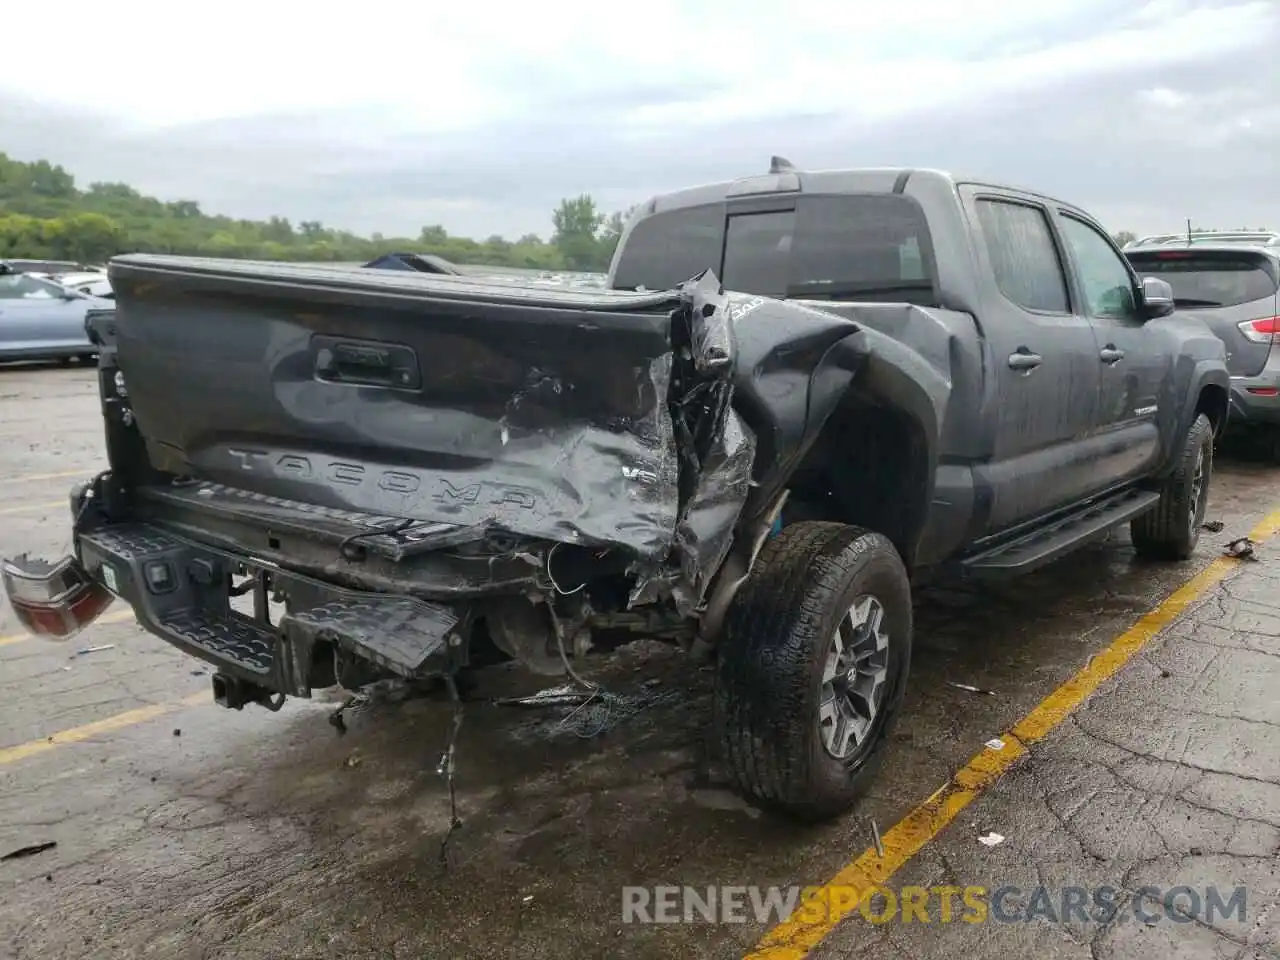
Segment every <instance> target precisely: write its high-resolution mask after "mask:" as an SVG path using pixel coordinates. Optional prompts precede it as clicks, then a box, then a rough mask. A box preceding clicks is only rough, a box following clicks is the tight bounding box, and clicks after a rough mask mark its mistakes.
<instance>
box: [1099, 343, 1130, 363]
mask: <svg viewBox="0 0 1280 960" xmlns="http://www.w3.org/2000/svg"><path fill="white" fill-rule="evenodd" d="M1098 357H1099V358H1100V359H1101V360H1102V362H1103V363H1119V362H1120V361H1121V360H1123V359H1124V351H1123V350H1117V349H1116V348H1115V347H1114V346H1112V345H1111V344H1107V345H1106V346H1105V347H1103V348H1102V349H1101V350H1099V351H1098Z"/></svg>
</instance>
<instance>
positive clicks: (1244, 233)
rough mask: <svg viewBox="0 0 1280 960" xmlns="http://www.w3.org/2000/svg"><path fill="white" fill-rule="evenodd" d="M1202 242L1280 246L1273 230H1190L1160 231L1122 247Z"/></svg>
mask: <svg viewBox="0 0 1280 960" xmlns="http://www.w3.org/2000/svg"><path fill="white" fill-rule="evenodd" d="M1202 243H1210V244H1212V243H1247V244H1249V245H1251V246H1255V247H1276V248H1280V232H1277V231H1275V230H1231V231H1226V230H1192V231H1191V232H1189V233H1186V232H1184V233H1161V234H1157V235H1155V236H1150V237H1139V238H1137V239H1136V240H1130V241H1129V242H1128V243H1126V244H1125V245H1124V249H1125V250H1134V249H1137V248H1139V247H1150V246H1156V245H1163V244H1176V245H1178V246H1182V247H1189V246H1192V245H1196V246H1199V245H1200V244H1202Z"/></svg>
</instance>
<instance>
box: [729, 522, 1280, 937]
mask: <svg viewBox="0 0 1280 960" xmlns="http://www.w3.org/2000/svg"><path fill="white" fill-rule="evenodd" d="M1277 533H1280V510H1274V511H1272V512H1271V513H1270V514H1268V515H1267V517H1266V519H1264V520H1263V521H1262V522H1261V523H1260V524H1258V525H1257V526H1256V527H1254V528H1253V530H1252V531H1251V532H1250V533H1249V536H1250V537H1252V538H1253V539H1254V540H1255V541H1262V540H1266V539H1268V538H1270V537H1273V536H1275V535H1276V534H1277ZM1239 563H1240V561H1238V560H1235V559H1231V558H1228V557H1219V558H1217V559H1216V560H1214V561H1213V562H1211V563H1210V564H1209V566H1207V567H1206V568H1205V569H1204V570H1202V571H1201V572H1200V573H1198V574H1196V575H1195V576H1194V577H1192V578H1191V579H1190V580H1188V581H1187V582H1186V583H1185V584H1183V585H1182V586H1181V587H1180V588H1179V589H1178V590H1176V591H1174V593H1173V594H1172V595H1170V596H1169V597H1168V598H1166V599H1165V600H1164V601H1163V602H1162V603H1161V604H1160V605H1159V606H1157V607H1156V608H1155V609H1154V610H1152V611H1151V612H1150V613H1148V614H1146V615H1145V616H1144V617H1142V618H1141V619H1140V620H1139V621H1138V622H1137V623H1135V624H1134V625H1133V626H1132V627H1130V628H1129V629H1128V630H1126V631H1125V632H1124V633H1122V634H1120V636H1118V637H1116V639H1115V640H1113V641H1112V643H1111V645H1110V646H1109V647H1107V648H1106V649H1105V650H1103V651H1102V652H1101V653H1100V654H1098V655H1097V656H1095V657H1093V658H1092V659H1091V660H1090V661H1089V663H1088V664H1087V665H1086V666H1085V667H1084V669H1082V670H1081V671H1080V672H1079V673H1077V674H1076V675H1075V676H1073V677H1072V678H1071V679H1070V680H1068V681H1067V682H1066V683H1064V684H1063V685H1062V686H1060V687H1058V689H1057V690H1055V691H1053V693H1051V694H1049V695H1048V696H1047V697H1045V698H1044V699H1043V700H1041V701H1040V703H1039V705H1037V706H1036V707H1035V708H1034V709H1033V710H1032V711H1031V712H1030V713H1028V714H1027V715H1026V716H1025V717H1023V718H1022V719H1021V720H1019V721H1018V722H1017V723H1016V724H1014V725H1013V727H1012V729H1011V730H1010V731H1009V732H1008V733H1006V734H1003V735H1002V736H1001V739H1002V740H1004V742H1005V747H1004V749H1003V750H992V749H989V748H988V749H986V750H983V751H982V752H981V753H979V754H977V755H976V756H974V757H973V759H971V760H970V761H969V762H968V763H967V764H965V765H964V767H962V768H961V769H960V771H959V772H958V773H957V774H956V775H955V776H954V777H952V779H951V780H950V782H948V783H947V784H946V785H944V786H943V787H942V788H940V789H939V790H937V791H936V792H935V793H934V794H933V796H931V797H929V799H927V800H925V801H924V803H922V804H920V805H919V806H918V807H916V808H915V809H914V810H912V811H911V812H910V813H908V814H907V815H906V816H905V817H903V818H902V819H901V820H900V821H898V822H897V823H896V824H894V826H893V827H891V828H890V829H889V830H888V832H886V833H885V834H884V835H883V836H882V837H881V845H882V846H883V848H884V856H883V857H882V856H880V855H879V854H878V853H877V851H876V850H874V849H868V850H865V851H864V852H863V853H862V854H861V855H860V856H859V857H858V858H857V859H856V860H854V861H853V862H852V863H850V864H849V865H848V866H846V867H844V868H843V869H842V870H840V872H839V873H837V874H836V875H835V876H834V877H832V878H831V879H830V880H828V881H827V883H826V885H825V886H823V887H821V888H820V889H818V890H817V891H816V893H814V894H813V897H814V900H815V901H816V903H815V904H814V907H811V908H809V909H806V908H805V906H804V905H803V904H802V905H800V906H799V907H798V908H797V909H796V911H795V912H794V913H793V914H792V915H791V916H790V917H789V918H787V919H786V920H784V921H782V922H781V923H779V924H778V925H777V926H775V927H774V928H773V929H772V930H770V931H769V932H768V933H766V934H765V936H764V937H763V938H762V939H761V940H760V942H759V943H757V944H756V946H755V948H754V949H753V950H752V952H751V953H749V954H747V957H746V960H802V958H803V957H805V956H807V955H808V953H809V951H810V950H812V949H813V948H814V947H815V946H817V945H818V943H820V942H821V941H822V940H823V939H824V938H825V937H826V936H827V934H829V933H830V932H831V931H832V930H833V929H835V926H836V924H837V923H839V922H840V921H841V920H843V919H844V918H845V917H847V916H849V915H850V914H851V913H853V912H854V911H856V910H857V909H858V903H859V901H860V900H861V899H862V898H863V897H864V896H865V895H866V894H867V893H868V892H869V891H871V890H873V889H874V888H875V887H876V886H877V885H882V884H883V883H884V882H885V881H886V880H888V879H889V877H891V876H892V875H893V874H894V873H896V872H897V871H898V870H899V869H900V868H901V867H902V866H903V865H905V864H906V863H907V861H908V860H910V859H911V858H912V857H913V856H915V855H916V854H917V853H919V852H920V850H921V849H922V848H923V847H924V846H925V845H926V844H927V843H928V842H929V841H930V840H932V839H933V838H934V837H936V836H937V835H938V834H939V833H941V832H942V830H943V828H944V827H946V826H947V824H949V823H951V821H952V820H954V819H955V818H956V817H957V816H958V815H959V813H960V811H962V810H963V809H964V808H965V807H967V806H968V805H969V804H971V803H972V802H973V801H974V800H976V799H977V798H978V797H979V796H981V794H982V792H983V791H984V790H986V789H987V788H988V787H989V786H991V785H992V784H993V783H995V782H996V781H997V780H998V779H999V778H1000V777H1001V775H1003V774H1004V773H1005V771H1007V770H1008V769H1009V768H1010V767H1012V766H1013V764H1014V763H1015V762H1017V760H1018V759H1019V758H1020V757H1022V756H1024V755H1025V754H1026V752H1027V747H1028V746H1030V745H1031V744H1033V743H1035V742H1036V741H1037V740H1040V739H1042V738H1044V737H1045V736H1046V735H1048V733H1049V732H1050V731H1052V730H1053V729H1054V728H1055V727H1057V726H1058V724H1060V723H1061V722H1062V721H1063V720H1064V719H1066V717H1067V715H1068V714H1070V713H1071V712H1072V711H1073V710H1075V708H1076V707H1078V706H1080V704H1081V703H1083V702H1084V700H1085V699H1086V698H1087V697H1088V696H1089V695H1090V694H1091V693H1093V692H1094V691H1095V690H1096V689H1098V687H1099V686H1100V685H1101V684H1102V683H1103V682H1104V681H1106V680H1107V679H1108V678H1110V677H1111V676H1113V675H1114V674H1115V673H1116V671H1117V670H1119V669H1120V668H1121V667H1122V666H1124V665H1125V663H1127V662H1128V661H1129V659H1130V658H1131V657H1132V656H1133V655H1134V654H1135V653H1137V652H1138V651H1139V650H1141V649H1142V648H1143V647H1145V646H1146V645H1147V644H1148V643H1149V642H1150V641H1151V640H1152V639H1154V638H1155V637H1156V636H1157V635H1158V634H1159V633H1160V631H1161V630H1163V629H1164V628H1165V627H1167V626H1169V624H1171V623H1172V622H1173V621H1174V620H1176V619H1177V618H1178V616H1179V615H1181V614H1182V612H1183V611H1185V610H1186V609H1187V607H1189V606H1190V605H1191V604H1193V603H1194V602H1195V601H1196V600H1198V599H1199V598H1200V597H1201V596H1202V595H1203V594H1204V593H1205V592H1206V591H1208V590H1210V589H1211V588H1212V587H1214V586H1215V585H1217V584H1218V583H1220V582H1221V581H1222V580H1223V578H1225V577H1226V576H1227V574H1229V573H1230V572H1231V571H1232V570H1234V569H1235V568H1236V566H1237V565H1238V564H1239Z"/></svg>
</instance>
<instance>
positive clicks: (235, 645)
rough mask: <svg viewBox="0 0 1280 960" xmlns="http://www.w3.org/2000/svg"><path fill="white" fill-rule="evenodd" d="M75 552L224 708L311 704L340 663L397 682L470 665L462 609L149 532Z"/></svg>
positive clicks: (133, 528)
mask: <svg viewBox="0 0 1280 960" xmlns="http://www.w3.org/2000/svg"><path fill="white" fill-rule="evenodd" d="M78 546H79V554H80V562H81V564H82V565H83V567H84V569H85V570H86V571H87V572H88V574H89V575H90V576H91V577H93V578H94V580H96V581H98V582H100V583H103V584H105V585H106V586H107V587H109V588H110V589H111V591H112V592H113V593H116V594H118V595H119V596H120V597H121V598H123V599H124V600H125V601H127V602H128V603H129V604H130V605H131V606H132V607H133V609H134V612H135V614H136V615H137V618H138V622H139V623H140V624H142V626H143V627H144V628H145V629H147V630H148V631H149V632H151V633H153V634H155V635H156V636H158V637H160V638H161V639H163V640H166V641H168V642H169V643H171V644H173V645H174V646H175V647H177V648H179V649H180V650H183V651H184V652H186V653H189V654H191V655H192V656H195V657H199V658H200V659H201V660H204V661H206V662H208V663H210V664H212V665H213V666H214V667H216V668H217V671H218V672H219V674H221V678H220V680H219V682H218V683H215V692H217V693H218V694H219V698H220V702H223V704H224V705H225V706H236V707H238V706H242V705H243V702H244V700H245V699H246V698H245V697H244V696H243V695H242V693H243V691H244V690H250V691H255V695H254V696H250V697H248V698H247V699H260V698H261V697H260V694H261V693H262V692H264V691H265V692H270V693H274V694H288V695H290V696H297V697H307V696H310V694H311V689H312V688H313V687H326V686H332V685H333V684H334V683H335V682H336V677H335V675H340V674H341V669H342V668H341V666H340V665H339V664H340V663H341V662H342V661H343V659H344V655H346V654H350V655H354V656H355V657H358V658H362V659H364V660H369V661H372V662H374V663H376V664H378V665H379V666H380V667H382V668H384V669H385V670H388V671H390V672H392V673H394V674H397V675H399V676H403V677H430V676H436V675H439V674H442V673H446V672H448V671H449V670H451V669H454V668H455V667H456V666H459V665H461V662H459V661H460V658H463V657H465V655H466V645H465V644H463V643H462V642H461V633H460V632H457V631H458V630H459V628H460V627H461V626H462V622H463V620H464V619H465V607H464V608H457V607H453V606H449V605H446V604H440V603H433V602H429V601H425V600H418V599H416V598H412V597H404V596H388V595H386V594H376V593H366V592H361V591H352V590H346V589H343V588H341V587H335V586H333V585H332V584H329V583H325V582H324V581H320V580H316V579H313V578H310V577H306V576H301V575H298V574H295V573H291V572H286V571H284V570H281V569H280V568H279V567H277V566H275V565H274V564H271V563H270V562H268V561H264V560H261V559H258V558H255V557H251V556H247V555H245V556H238V555H236V554H233V553H230V552H227V551H223V550H220V549H215V548H212V547H209V546H206V545H204V544H199V543H196V542H193V541H190V540H186V539H184V538H181V537H178V536H175V535H173V534H172V533H169V532H168V531H165V530H162V529H161V528H159V527H157V526H154V525H151V524H146V523H128V524H118V525H112V526H107V527H101V528H98V529H95V530H92V531H89V532H85V533H82V534H80V535H79V537H78ZM233 579H239V580H240V581H241V585H242V587H244V588H247V590H246V591H245V592H251V593H252V595H253V601H254V603H253V605H254V611H253V613H252V614H246V613H241V612H239V611H236V610H234V609H232V605H231V587H232V583H233ZM273 597H275V598H280V597H287V598H288V599H289V600H290V606H291V608H292V611H293V612H290V613H286V614H284V615H283V616H281V617H279V620H278V622H276V623H271V622H270V619H269V609H270V608H269V603H268V601H269V600H270V599H271V598H273ZM460 611H461V612H460Z"/></svg>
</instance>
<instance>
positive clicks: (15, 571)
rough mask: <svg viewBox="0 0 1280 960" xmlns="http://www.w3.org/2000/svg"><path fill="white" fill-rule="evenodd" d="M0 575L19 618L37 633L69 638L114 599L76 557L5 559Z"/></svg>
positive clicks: (1, 565) (97, 615) (62, 638)
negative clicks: (48, 560)
mask: <svg viewBox="0 0 1280 960" xmlns="http://www.w3.org/2000/svg"><path fill="white" fill-rule="evenodd" d="M0 578H2V579H3V581H4V590H5V593H7V594H8V595H9V604H10V606H12V607H13V612H14V613H15V614H17V616H18V622H19V623H21V624H22V625H23V626H24V627H25V628H26V629H27V630H28V631H30V632H31V633H34V634H35V635H36V636H40V637H49V638H50V639H54V640H66V639H67V638H68V637H71V636H73V635H74V634H76V633H78V632H79V631H80V630H82V629H83V628H85V627H87V626H88V625H89V624H91V623H92V622H93V621H94V620H96V619H97V618H98V617H99V615H101V613H102V612H103V611H104V610H106V609H107V607H109V606H111V602H112V601H113V600H114V599H115V595H114V594H112V593H111V591H110V590H108V589H107V588H106V587H104V586H102V585H101V584H100V583H98V582H96V581H95V580H94V579H93V578H92V577H90V576H89V574H88V573H87V572H86V571H85V569H84V568H83V567H82V566H80V564H79V562H78V561H77V560H76V558H75V557H67V558H65V559H63V560H61V561H59V562H58V563H46V562H45V561H43V560H31V559H28V558H26V557H20V558H18V559H17V560H6V561H4V563H3V564H0Z"/></svg>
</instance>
